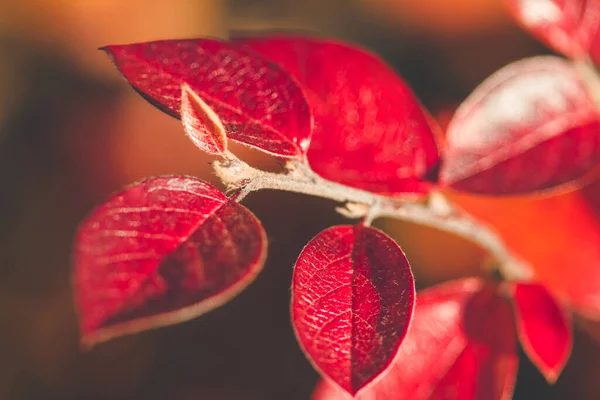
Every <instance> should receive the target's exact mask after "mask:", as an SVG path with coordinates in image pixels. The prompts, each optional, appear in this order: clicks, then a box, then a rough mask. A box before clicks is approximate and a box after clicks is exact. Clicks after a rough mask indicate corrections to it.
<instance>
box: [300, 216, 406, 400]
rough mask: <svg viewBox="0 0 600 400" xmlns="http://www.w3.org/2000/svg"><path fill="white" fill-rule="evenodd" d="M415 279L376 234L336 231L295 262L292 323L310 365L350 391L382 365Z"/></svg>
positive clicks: (399, 334) (398, 336)
mask: <svg viewBox="0 0 600 400" xmlns="http://www.w3.org/2000/svg"><path fill="white" fill-rule="evenodd" d="M413 306H414V282H413V277H412V273H411V271H410V267H409V265H408V261H407V260H406V257H405V256H404V253H402V250H401V249H400V247H398V245H397V244H396V243H395V242H394V241H393V240H392V239H390V238H389V237H388V236H387V235H385V234H384V233H383V232H381V231H378V230H376V229H373V228H369V227H363V226H356V227H353V226H349V225H348V226H335V227H332V228H329V229H326V230H325V231H323V232H321V233H320V234H319V235H317V236H316V237H315V238H314V239H313V240H312V241H311V242H310V243H309V244H308V245H307V246H306V247H305V248H304V250H303V251H302V254H300V256H299V257H298V261H297V262H296V267H295V270H294V279H293V283H292V321H293V324H294V328H295V330H296V335H297V337H298V340H299V342H300V344H301V345H302V348H303V349H304V351H305V352H306V354H307V356H308V358H309V359H310V360H311V361H312V363H313V364H314V366H315V368H316V369H317V370H319V371H320V372H321V374H323V375H324V376H327V377H329V378H330V379H331V380H333V381H334V382H336V383H337V384H338V385H339V386H341V387H342V388H343V389H344V390H346V391H348V392H350V393H352V394H355V393H356V392H358V391H359V390H360V389H361V388H362V387H363V386H365V385H366V384H367V383H369V382H370V381H372V380H373V379H374V378H375V377H376V376H377V375H379V374H380V373H381V372H382V371H383V370H385V368H386V367H387V366H388V365H389V363H390V361H391V359H392V357H393V355H394V354H395V353H396V350H397V348H398V345H399V344H400V343H401V342H402V339H403V338H404V335H405V333H406V329H407V328H408V325H409V322H410V319H411V316H412V311H413Z"/></svg>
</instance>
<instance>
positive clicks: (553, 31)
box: [507, 0, 600, 58]
mask: <svg viewBox="0 0 600 400" xmlns="http://www.w3.org/2000/svg"><path fill="white" fill-rule="evenodd" d="M507 2H508V6H509V10H510V11H511V13H512V14H513V16H514V17H515V19H516V20H517V21H518V22H519V23H521V24H522V25H523V26H524V27H525V28H527V29H529V30H530V31H531V32H532V33H533V34H534V35H535V36H536V37H537V38H538V39H540V40H541V41H543V42H544V43H546V44H547V45H549V46H550V47H553V48H554V49H555V50H557V51H559V52H561V53H563V54H565V55H567V56H569V57H573V58H577V57H581V56H584V55H585V54H586V53H587V52H588V51H589V48H590V46H591V43H592V40H593V38H594V35H595V34H596V32H597V31H598V25H599V24H600V2H598V1H597V0H507Z"/></svg>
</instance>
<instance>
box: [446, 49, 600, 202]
mask: <svg viewBox="0 0 600 400" xmlns="http://www.w3.org/2000/svg"><path fill="white" fill-rule="evenodd" d="M447 142H448V149H447V153H446V157H445V162H444V164H443V165H442V169H441V175H440V181H441V183H442V184H444V185H449V186H452V187H453V188H455V189H458V190H463V191H467V192H474V193H482V194H492V195H500V194H515V193H527V192H532V191H538V190H543V189H549V188H552V187H555V186H557V185H560V184H563V183H566V182H569V181H573V180H576V179H578V178H581V177H582V176H584V175H585V174H586V173H587V172H589V171H590V170H592V169H593V168H594V167H596V166H597V164H598V162H599V161H600V122H599V117H598V113H597V111H596V109H595V106H594V102H593V100H592V99H591V98H590V96H589V95H588V93H587V91H586V89H585V87H584V85H583V84H582V82H581V81H580V80H579V78H578V75H577V73H576V72H575V70H574V69H573V68H572V67H571V65H570V64H569V63H567V62H566V61H564V60H562V59H560V58H557V57H549V56H545V57H535V58H530V59H526V60H522V61H518V62H516V63H513V64H511V65H509V66H507V67H505V68H503V69H501V70H500V71H498V72H496V73H495V74H493V75H492V76H491V77H489V78H488V79H487V80H486V81H485V82H483V83H482V84H481V85H480V86H479V87H478V88H477V89H475V91H474V92H473V93H472V94H471V96H469V98H467V100H465V102H464V103H463V104H462V105H461V106H460V107H459V109H458V110H457V112H456V114H455V116H454V118H453V120H452V121H451V122H450V125H449V127H448V135H447Z"/></svg>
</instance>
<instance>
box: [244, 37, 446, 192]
mask: <svg viewBox="0 0 600 400" xmlns="http://www.w3.org/2000/svg"><path fill="white" fill-rule="evenodd" d="M234 41H236V42H238V43H244V44H245V45H246V46H248V47H250V48H252V50H254V51H257V52H258V53H260V54H261V55H263V56H265V57H266V58H268V59H270V60H272V61H273V62H275V63H276V64H277V65H279V66H280V67H281V68H283V69H284V70H286V71H287V72H288V73H290V74H291V75H292V76H293V77H294V78H295V79H296V80H297V81H298V82H299V83H300V85H301V86H302V87H303V89H304V91H305V94H306V97H307V100H308V102H309V104H310V106H311V110H312V113H313V117H314V129H313V135H312V138H311V144H310V148H309V150H308V161H309V163H310V165H311V167H312V168H313V170H314V171H315V172H316V173H318V174H319V175H321V176H323V177H324V178H326V179H329V180H332V181H336V182H340V183H343V184H346V185H348V186H353V187H356V188H360V189H364V190H368V191H371V192H375V193H380V194H387V195H397V194H402V193H407V192H408V193H423V192H426V191H427V190H428V188H429V183H428V182H426V181H427V180H428V178H435V176H433V175H435V173H436V170H437V167H438V163H439V154H438V148H437V144H436V140H435V137H434V133H433V132H432V127H433V125H434V122H433V120H432V119H431V118H430V117H429V116H428V115H426V113H425V112H424V110H423V108H422V107H421V105H420V104H419V101H418V100H417V99H416V97H415V96H414V94H413V93H412V91H411V89H410V88H409V87H408V85H406V83H404V81H403V80H402V79H401V78H400V77H399V76H398V74H397V73H396V72H395V71H394V70H393V69H392V68H390V67H389V66H388V65H386V64H385V63H384V62H382V61H381V60H380V59H379V58H378V57H376V56H375V55H372V54H370V53H368V52H366V51H364V50H361V49H359V48H356V47H352V46H350V45H347V44H343V43H339V42H334V41H328V40H319V39H316V38H309V37H300V36H275V37H267V38H260V37H257V38H245V37H240V38H237V39H234Z"/></svg>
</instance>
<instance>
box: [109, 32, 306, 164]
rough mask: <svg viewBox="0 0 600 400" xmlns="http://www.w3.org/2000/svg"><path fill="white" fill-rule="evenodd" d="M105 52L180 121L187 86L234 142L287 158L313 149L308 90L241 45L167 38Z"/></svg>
mask: <svg viewBox="0 0 600 400" xmlns="http://www.w3.org/2000/svg"><path fill="white" fill-rule="evenodd" d="M103 50H105V51H106V52H107V53H108V54H109V55H110V56H111V58H112V60H113V62H114V63H115V65H116V66H117V68H119V70H120V71H121V73H122V74H123V76H124V77H125V79H127V80H128V81H129V83H130V84H131V85H132V86H133V87H134V88H135V89H136V90H137V91H138V92H140V93H141V94H142V95H143V96H144V97H145V98H146V99H148V100H149V101H150V102H151V103H152V104H154V105H156V106H157V107H158V108H160V109H161V110H163V111H165V112H167V113H168V114H170V115H172V116H174V117H179V112H180V108H181V85H182V84H184V83H185V84H187V85H188V86H189V87H190V88H191V89H192V90H193V91H194V92H195V93H196V94H197V95H198V96H200V97H201V98H202V100H203V101H204V102H205V103H206V104H207V105H208V106H209V107H210V108H212V109H213V110H214V112H215V113H216V114H217V115H218V116H219V117H220V118H221V121H222V122H223V125H224V127H225V131H226V134H227V137H229V138H230V139H232V140H235V141H238V142H240V143H244V144H247V145H249V146H252V147H255V148H257V149H259V150H263V151H265V152H268V153H272V154H275V155H278V156H281V157H296V156H301V155H303V154H304V153H305V151H306V148H307V147H308V143H309V137H310V131H311V116H310V110H309V107H308V104H307V103H306V100H305V98H304V95H303V93H302V90H301V89H300V88H298V86H297V85H296V84H295V83H294V81H293V80H292V79H291V78H290V77H289V76H288V75H287V74H286V73H284V72H283V71H281V70H280V69H279V68H278V67H277V66H275V65H273V64H271V63H269V62H267V61H266V60H263V59H262V58H261V57H260V56H258V55H255V54H254V53H249V52H247V51H246V50H244V49H242V48H240V46H239V45H236V44H235V43H226V42H220V41H217V40H211V39H190V40H164V41H157V42H147V43H137V44H129V45H115V46H106V47H104V48H103Z"/></svg>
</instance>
